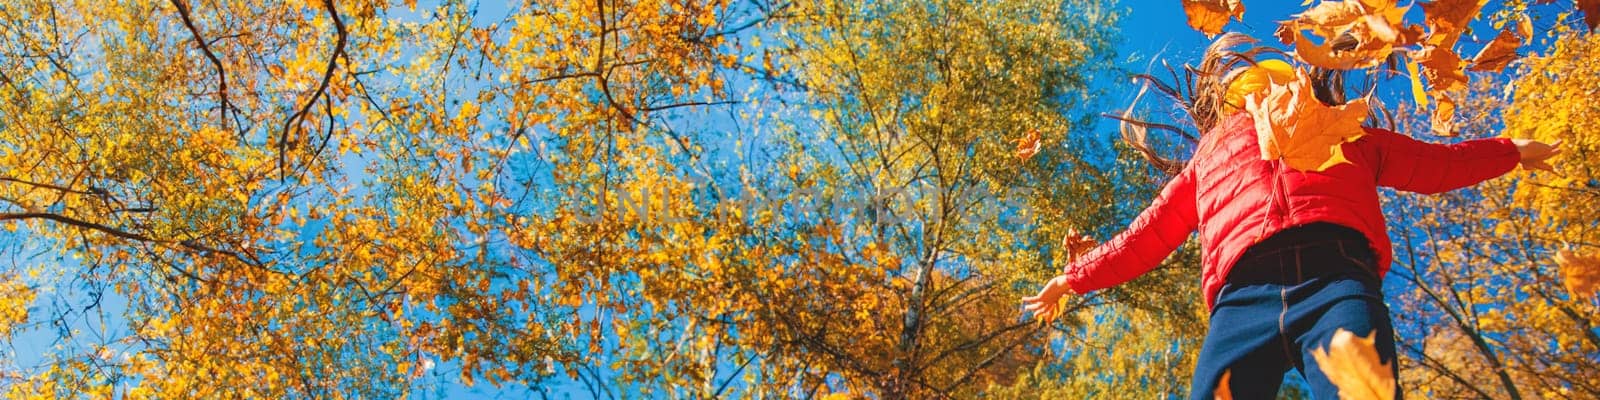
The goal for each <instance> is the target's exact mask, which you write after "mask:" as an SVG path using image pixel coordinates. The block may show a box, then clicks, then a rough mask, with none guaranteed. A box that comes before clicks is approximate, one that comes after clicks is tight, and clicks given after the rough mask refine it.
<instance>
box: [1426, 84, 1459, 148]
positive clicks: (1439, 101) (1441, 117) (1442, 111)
mask: <svg viewBox="0 0 1600 400" xmlns="http://www.w3.org/2000/svg"><path fill="white" fill-rule="evenodd" d="M1429 93H1430V94H1431V95H1432V96H1433V100H1434V102H1435V103H1436V105H1437V106H1438V107H1437V108H1435V109H1434V110H1433V116H1432V117H1429V118H1428V121H1429V122H1431V123H1432V124H1433V134H1435V135H1439V136H1446V137H1455V136H1456V123H1455V118H1456V101H1455V99H1452V98H1450V95H1448V94H1444V93H1442V92H1439V91H1432V92H1429Z"/></svg>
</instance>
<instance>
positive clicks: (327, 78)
mask: <svg viewBox="0 0 1600 400" xmlns="http://www.w3.org/2000/svg"><path fill="white" fill-rule="evenodd" d="M322 5H323V6H325V7H327V8H328V15H329V16H331V17H333V28H334V30H335V33H336V34H337V36H336V37H335V38H334V43H333V46H334V47H333V56H332V57H328V67H327V68H325V69H324V70H323V72H322V83H320V84H318V85H317V91H316V92H313V93H312V94H311V98H310V99H308V100H307V101H306V103H305V104H304V105H301V106H300V109H299V110H297V111H295V112H294V114H290V115H289V119H288V120H285V121H283V131H282V133H280V134H279V135H278V176H279V177H288V173H287V172H285V170H286V167H287V165H288V161H287V159H286V153H287V151H288V150H291V149H293V147H291V145H290V143H289V130H290V129H294V127H295V125H299V123H300V122H301V121H304V120H305V116H306V113H308V112H310V111H311V107H312V106H313V105H316V104H317V100H318V98H320V97H322V96H323V95H325V94H326V93H327V91H328V83H329V82H331V81H333V71H334V70H335V69H338V67H339V57H340V56H342V55H344V54H345V51H344V46H345V43H346V39H347V32H346V31H345V28H344V19H342V18H340V17H339V9H338V7H337V6H335V5H334V4H333V0H323V1H322Z"/></svg>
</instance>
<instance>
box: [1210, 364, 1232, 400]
mask: <svg viewBox="0 0 1600 400" xmlns="http://www.w3.org/2000/svg"><path fill="white" fill-rule="evenodd" d="M1232 376H1233V371H1232V370H1225V371H1222V382H1218V383H1217V391H1215V392H1212V395H1211V396H1212V397H1211V398H1213V399H1216V400H1233V389H1232V388H1230V387H1228V381H1229V380H1231V379H1230V378H1232Z"/></svg>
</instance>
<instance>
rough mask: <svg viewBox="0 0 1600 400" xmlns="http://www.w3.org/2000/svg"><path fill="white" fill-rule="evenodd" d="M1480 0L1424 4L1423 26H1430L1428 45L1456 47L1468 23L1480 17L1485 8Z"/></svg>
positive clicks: (1442, 1)
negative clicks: (1482, 9) (1479, 14)
mask: <svg viewBox="0 0 1600 400" xmlns="http://www.w3.org/2000/svg"><path fill="white" fill-rule="evenodd" d="M1483 3H1484V1H1480V0H1437V1H1432V2H1427V3H1422V14H1423V24H1424V25H1427V26H1428V37H1427V38H1426V39H1423V41H1424V42H1425V43H1427V44H1430V45H1434V46H1439V47H1442V48H1446V49H1449V48H1451V47H1454V46H1455V44H1456V40H1457V39H1460V38H1461V33H1462V32H1466V30H1467V23H1469V22H1472V19H1473V18H1476V17H1477V16H1478V9H1479V8H1482V7H1483Z"/></svg>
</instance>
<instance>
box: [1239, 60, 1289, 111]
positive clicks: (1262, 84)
mask: <svg viewBox="0 0 1600 400" xmlns="http://www.w3.org/2000/svg"><path fill="white" fill-rule="evenodd" d="M1293 80H1294V67H1293V66H1291V65H1289V63H1286V62H1283V60H1266V61H1262V62H1259V63H1256V65H1255V66H1252V67H1250V69H1246V70H1245V71H1244V73H1241V74H1239V77H1237V78H1234V79H1233V82H1230V83H1228V92H1227V93H1226V94H1225V95H1224V96H1223V98H1222V100H1223V101H1224V102H1226V105H1225V106H1223V107H1224V108H1226V109H1227V110H1228V112H1235V111H1239V110H1242V109H1243V108H1244V98H1245V96H1248V95H1250V94H1251V93H1256V92H1265V91H1266V90H1267V88H1268V87H1270V86H1271V84H1273V83H1276V84H1279V85H1283V84H1288V83H1289V82H1290V81H1293Z"/></svg>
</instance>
